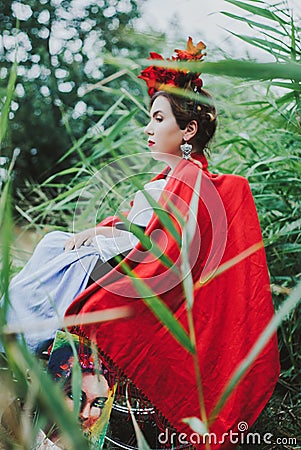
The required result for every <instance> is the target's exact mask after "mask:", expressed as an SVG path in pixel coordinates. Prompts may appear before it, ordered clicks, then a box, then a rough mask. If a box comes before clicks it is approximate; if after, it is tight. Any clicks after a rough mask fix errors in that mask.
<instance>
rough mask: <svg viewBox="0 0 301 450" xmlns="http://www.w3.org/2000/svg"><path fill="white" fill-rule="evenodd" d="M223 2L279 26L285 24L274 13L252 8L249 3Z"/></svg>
mask: <svg viewBox="0 0 301 450" xmlns="http://www.w3.org/2000/svg"><path fill="white" fill-rule="evenodd" d="M225 1H226V2H228V3H231V4H232V5H235V6H238V7H239V8H241V9H244V10H245V11H248V12H250V13H252V14H255V15H256V16H260V17H264V18H265V19H269V20H272V21H276V22H278V23H281V24H286V22H285V21H284V20H283V19H281V18H280V17H279V16H277V15H276V14H275V13H273V12H271V11H270V10H269V9H267V8H259V7H258V6H253V5H250V4H249V3H244V2H241V1H238V0H225Z"/></svg>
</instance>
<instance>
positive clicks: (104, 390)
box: [66, 372, 109, 431]
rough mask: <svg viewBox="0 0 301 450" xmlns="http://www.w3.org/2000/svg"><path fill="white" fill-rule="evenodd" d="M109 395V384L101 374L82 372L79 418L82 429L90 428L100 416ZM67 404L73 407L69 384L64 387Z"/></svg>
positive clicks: (71, 408)
mask: <svg viewBox="0 0 301 450" xmlns="http://www.w3.org/2000/svg"><path fill="white" fill-rule="evenodd" d="M108 396H109V386H108V383H107V380H106V379H105V377H104V376H103V375H97V374H95V375H93V374H92V373H85V372H84V373H83V378H82V392H81V407H80V413H79V419H80V422H81V425H82V429H83V431H86V430H88V429H89V428H91V427H92V426H93V425H94V424H95V422H96V421H97V420H98V419H99V417H100V416H101V413H102V410H103V408H104V405H105V402H106V400H107V399H108ZM66 402H67V406H68V407H69V408H70V410H71V411H72V410H73V408H74V404H73V395H72V389H71V386H69V387H68V388H67V389H66Z"/></svg>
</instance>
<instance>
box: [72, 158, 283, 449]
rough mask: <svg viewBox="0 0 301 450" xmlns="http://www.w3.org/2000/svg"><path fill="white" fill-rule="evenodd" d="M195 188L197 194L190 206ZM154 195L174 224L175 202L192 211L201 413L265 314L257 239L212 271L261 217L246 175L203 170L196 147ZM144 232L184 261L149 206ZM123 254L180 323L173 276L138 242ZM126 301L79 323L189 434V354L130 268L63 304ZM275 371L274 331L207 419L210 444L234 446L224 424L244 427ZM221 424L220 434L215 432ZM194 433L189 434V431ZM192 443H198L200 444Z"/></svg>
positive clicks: (182, 310)
mask: <svg viewBox="0 0 301 450" xmlns="http://www.w3.org/2000/svg"><path fill="white" fill-rule="evenodd" d="M200 174H201V184H200V185H199V184H198V182H199V175H200ZM161 176H162V175H161ZM195 190H197V194H198V201H197V203H196V204H195V207H194V206H193V204H194V201H195V194H194V195H193V193H194V191H195ZM191 202H192V204H191V205H190V203H191ZM171 203H172V205H173V206H171ZM160 204H161V205H162V207H163V208H164V209H166V210H167V211H168V212H169V213H170V218H171V219H172V220H173V222H174V224H175V226H176V227H177V230H178V231H179V232H181V226H180V224H179V223H178V222H177V220H176V219H175V218H174V214H173V213H174V207H176V208H177V209H178V210H179V211H180V212H181V216H182V217H183V218H185V221H186V222H187V220H188V218H191V217H192V215H193V214H195V217H196V221H197V228H196V231H195V234H194V237H193V241H192V243H191V244H190V247H189V248H190V254H189V260H190V265H191V274H192V277H193V281H194V283H195V290H194V305H193V317H194V326H195V333H196V341H197V354H198V359H199V365H200V372H201V379H202V385H203V394H204V399H205V407H206V412H207V415H208V416H209V415H210V412H211V411H212V409H213V407H214V405H215V404H216V402H217V400H218V399H219V397H220V394H221V392H222V390H223V389H224V387H225V385H226V384H227V382H228V381H229V379H230V378H231V375H232V374H233V373H234V371H235V369H236V368H237V366H238V365H239V363H241V361H242V360H243V358H244V357H245V356H246V355H247V353H248V352H249V351H250V349H251V348H252V346H253V344H254V343H255V341H256V340H257V338H258V336H259V335H260V333H261V332H262V331H263V329H264V328H265V326H266V325H267V323H268V322H269V320H270V319H271V317H272V316H273V306H272V300H271V294H270V289H269V277H268V272H267V266H266V258H265V252H264V249H263V248H262V247H261V248H260V249H259V250H257V251H256V252H254V253H252V254H251V255H250V256H248V257H245V258H244V259H243V260H241V261H240V262H238V263H237V264H236V265H234V266H232V267H230V268H229V269H228V270H226V271H223V272H222V273H220V274H219V275H218V276H216V277H215V276H214V273H215V270H216V269H217V268H218V267H224V266H223V264H224V263H225V262H227V261H229V260H231V259H232V258H234V257H236V256H237V255H239V254H241V253H242V252H243V251H245V250H246V249H249V248H250V247H251V246H253V245H254V244H256V243H261V242H262V236H261V231H260V225H259V221H258V217H257V213H256V209H255V205H254V201H253V198H252V194H251V191H250V188H249V185H248V182H247V180H246V179H244V178H242V177H240V176H236V175H213V174H211V173H209V172H208V170H207V161H206V159H205V158H204V157H203V156H200V155H194V161H186V160H182V161H181V162H180V163H179V164H178V165H177V167H176V169H175V170H174V173H173V178H172V179H170V180H169V181H168V183H167V186H166V188H165V190H164V194H163V195H162V196H161V198H160ZM190 206H191V207H190ZM193 209H194V210H193ZM104 224H108V221H107V222H104ZM146 234H147V235H151V236H152V239H153V240H154V241H155V242H156V243H157V245H158V246H160V248H161V249H163V250H162V251H163V252H164V254H165V255H166V256H168V257H169V258H170V260H171V261H173V262H174V264H175V267H177V268H178V269H179V268H180V266H181V261H182V257H181V250H180V248H179V243H178V242H177V240H176V239H175V238H174V236H173V235H172V234H171V233H169V232H167V231H166V230H165V228H164V226H163V225H162V224H161V223H160V220H159V219H158V217H157V216H156V215H155V214H154V215H153V218H152V220H151V222H150V224H149V226H148V227H147V229H146ZM125 261H126V262H128V264H129V265H130V266H132V267H133V270H134V273H135V275H136V276H138V277H140V278H142V279H143V280H144V281H145V282H146V283H147V285H148V286H149V287H150V288H151V289H152V290H153V291H154V292H155V293H156V294H157V295H159V296H160V298H161V299H162V300H163V301H164V303H165V304H166V305H167V306H168V308H169V309H170V310H171V311H172V312H173V313H174V315H175V316H176V318H177V319H178V320H179V321H180V323H181V324H182V325H183V327H184V328H185V329H186V330H188V322H187V310H186V300H185V295H184V292H183V286H182V283H181V280H180V277H179V276H178V275H177V274H176V273H175V272H173V271H172V270H171V269H170V268H167V267H166V266H164V265H163V264H162V263H161V262H160V261H159V259H158V258H156V257H154V256H153V254H152V253H151V252H148V251H145V250H144V249H143V247H142V246H141V244H138V245H137V246H136V247H135V248H134V249H133V250H132V251H131V252H130V254H129V255H128V256H127V257H126V259H125ZM133 261H134V262H133ZM212 274H213V276H212ZM200 277H201V279H202V280H206V282H205V283H204V284H203V285H202V286H200V285H198V280H199V279H200ZM99 285H100V286H101V287H100V286H99ZM124 305H130V306H131V307H132V309H133V314H132V315H131V316H130V317H128V318H126V319H119V320H116V321H113V322H110V323H101V324H95V325H89V326H82V327H81V332H82V333H84V334H85V335H87V336H89V337H90V338H93V339H95V340H96V341H97V344H98V346H99V347H100V349H101V350H102V351H103V352H104V353H105V354H107V355H108V356H109V357H110V358H111V359H112V360H113V361H114V362H115V363H116V365H117V366H118V367H119V368H120V369H121V370H122V371H123V372H124V373H125V374H126V375H127V376H128V377H129V378H130V379H131V380H132V381H133V382H134V384H135V385H136V386H137V387H139V388H140V389H141V390H142V392H143V393H144V394H145V395H146V396H147V397H148V398H149V400H150V401H151V402H152V403H153V404H154V405H155V406H156V407H157V409H158V410H159V411H160V412H161V413H162V414H163V415H164V416H165V417H166V418H167V419H168V421H169V422H170V424H171V425H172V426H174V427H175V428H176V429H177V430H178V431H179V432H182V433H186V434H187V436H188V440H189V436H191V433H192V431H191V429H190V428H189V426H188V425H187V424H185V423H183V421H182V419H183V418H187V417H192V416H197V417H200V412H199V411H200V408H199V402H198V395H197V388H196V378H195V372H194V364H193V358H192V356H191V354H190V353H189V352H188V351H187V350H185V349H184V348H183V347H182V346H181V345H180V344H179V343H178V342H177V340H176V339H175V338H174V337H173V336H172V335H171V334H170V333H169V332H168V330H167V329H166V327H165V326H164V325H162V323H161V322H160V321H159V320H158V319H157V318H156V317H155V316H154V314H153V313H152V312H151V311H150V309H149V308H148V307H147V306H146V304H145V303H144V302H143V300H141V298H140V296H139V293H138V292H137V290H136V289H135V288H134V286H133V282H132V279H131V277H129V276H127V275H124V274H123V275H122V274H120V267H119V266H117V268H115V269H113V270H112V271H111V272H109V273H108V274H107V275H105V276H104V277H103V278H102V279H100V280H98V282H97V283H95V284H93V285H91V286H90V287H89V289H87V290H86V291H85V292H83V293H82V294H81V295H80V296H79V297H78V298H77V299H76V300H75V301H74V302H73V304H72V305H71V307H70V308H69V310H68V312H67V314H85V313H87V312H92V311H101V310H105V309H107V308H112V307H113V306H124ZM278 373H279V361H278V350H277V340H276V336H274V337H273V338H272V339H271V340H270V341H269V343H268V344H267V345H266V347H265V348H264V350H263V351H262V353H261V354H260V355H259V357H258V358H257V359H256V361H255V362H254V364H253V365H252V366H251V368H250V369H249V370H248V372H247V374H246V375H245V377H244V378H243V380H242V381H241V383H240V384H239V386H238V387H236V389H235V390H234V392H233V393H232V395H231V397H230V398H229V400H228V401H227V403H226V405H225V406H224V408H223V409H222V411H221V412H220V414H219V416H218V418H217V419H216V420H215V422H214V423H213V424H212V425H211V427H210V432H212V433H216V435H217V441H218V443H217V444H212V445H211V449H218V448H223V449H226V448H232V444H233V440H232V443H231V439H230V437H229V433H230V430H232V432H233V433H235V432H237V431H238V429H240V428H238V424H239V423H240V422H242V421H244V422H247V424H248V426H249V427H250V426H251V425H252V424H253V422H254V421H255V419H256V418H257V417H258V415H259V414H260V412H261V410H262V409H263V407H264V405H265V404H266V402H267V401H268V399H269V398H270V396H271V394H272V392H273V389H274V387H275V384H276V382H277V378H278ZM223 433H228V434H226V435H224V436H223ZM192 439H193V442H196V436H195V434H194V436H193V437H192ZM212 442H214V440H212ZM234 442H235V441H234ZM196 447H197V448H204V446H203V445H197V446H196Z"/></svg>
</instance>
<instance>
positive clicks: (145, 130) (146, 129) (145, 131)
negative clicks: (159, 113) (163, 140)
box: [144, 123, 154, 135]
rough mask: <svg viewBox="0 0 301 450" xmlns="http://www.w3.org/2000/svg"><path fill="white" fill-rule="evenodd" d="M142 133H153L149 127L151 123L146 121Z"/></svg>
mask: <svg viewBox="0 0 301 450" xmlns="http://www.w3.org/2000/svg"><path fill="white" fill-rule="evenodd" d="M144 133H145V134H148V135H152V134H154V132H153V130H152V129H151V124H150V123H148V124H147V125H146V127H145V128H144Z"/></svg>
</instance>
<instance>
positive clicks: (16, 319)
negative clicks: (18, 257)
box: [7, 231, 100, 351]
mask: <svg viewBox="0 0 301 450" xmlns="http://www.w3.org/2000/svg"><path fill="white" fill-rule="evenodd" d="M70 236H72V234H71V233H66V232H62V231H53V232H51V233H48V234H47V235H46V236H45V237H44V238H43V239H42V240H41V241H40V242H39V244H38V245H37V247H36V249H35V251H34V253H33V255H32V257H31V258H30V260H29V261H28V263H27V264H26V265H25V267H24V268H23V269H22V270H21V271H20V272H19V273H18V274H17V275H16V276H15V277H14V278H13V279H12V281H11V283H10V286H9V298H10V302H11V306H10V307H9V310H8V314H7V323H8V325H11V324H13V325H16V324H18V323H20V324H24V323H25V322H26V321H30V322H31V323H32V322H33V323H34V322H37V323H41V321H43V320H44V319H49V318H53V317H63V316H64V314H65V311H66V309H67V308H68V306H69V305H70V304H71V303H72V301H73V300H74V299H75V297H76V296H77V295H78V294H80V293H81V292H82V291H83V290H84V289H85V287H86V285H87V283H88V280H89V274H90V273H91V271H92V269H93V268H94V266H95V264H96V262H97V261H99V259H100V255H99V253H98V251H97V249H96V248H95V247H94V246H92V245H90V246H82V247H80V248H78V249H75V250H72V251H69V252H65V251H64V244H65V242H66V240H67V239H68V238H69V237H70ZM56 329H57V328H54V329H49V328H45V330H43V331H39V332H35V331H34V330H33V331H32V332H30V333H26V334H25V340H26V342H27V345H28V347H29V348H30V349H31V350H32V351H36V349H37V347H38V346H39V345H40V344H41V343H42V342H43V341H45V340H47V339H50V338H52V337H54V335H55V332H56Z"/></svg>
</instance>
